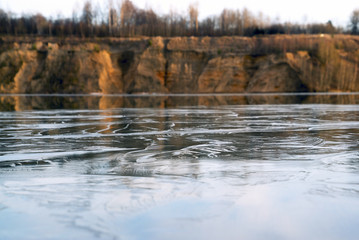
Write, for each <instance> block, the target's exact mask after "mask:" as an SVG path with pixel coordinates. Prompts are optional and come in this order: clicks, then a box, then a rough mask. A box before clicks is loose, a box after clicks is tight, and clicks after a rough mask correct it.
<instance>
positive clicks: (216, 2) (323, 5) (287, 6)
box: [0, 0, 359, 26]
mask: <svg viewBox="0 0 359 240" xmlns="http://www.w3.org/2000/svg"><path fill="white" fill-rule="evenodd" d="M113 1H114V2H117V1H118V0H113ZM83 2H84V0H0V7H1V8H2V9H4V10H6V11H12V12H15V13H17V14H21V13H38V12H40V13H42V14H43V15H45V16H53V17H56V16H58V14H59V13H61V14H62V15H64V16H71V14H72V11H73V10H74V9H77V10H78V11H81V9H82V6H83ZM132 2H133V3H134V4H135V5H137V6H138V7H139V8H146V7H152V8H153V9H154V10H155V11H156V12H158V13H160V14H162V13H167V12H169V10H170V9H176V10H177V12H179V13H185V12H186V10H187V8H188V5H189V4H190V3H194V2H197V3H198V7H199V13H200V18H204V17H206V16H208V15H213V14H219V13H220V12H221V11H222V9H224V8H230V9H243V8H244V7H246V8H248V9H249V10H250V11H251V12H252V13H254V14H258V13H259V12H262V13H264V15H265V16H269V17H270V18H271V19H272V20H275V19H279V20H280V21H281V22H285V21H291V22H296V23H312V22H327V21H328V20H331V21H332V22H333V23H334V24H335V25H342V26H346V25H347V24H348V21H349V17H350V14H351V12H352V11H353V10H354V9H356V8H359V1H358V0H341V1H334V0H326V1H323V0H296V1H293V0H239V1H236V0H133V1H132ZM92 3H93V5H94V6H102V8H105V7H106V6H107V5H108V0H92Z"/></svg>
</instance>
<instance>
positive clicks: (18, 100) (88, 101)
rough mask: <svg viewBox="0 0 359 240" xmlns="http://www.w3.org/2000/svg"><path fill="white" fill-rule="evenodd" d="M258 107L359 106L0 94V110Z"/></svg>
mask: <svg viewBox="0 0 359 240" xmlns="http://www.w3.org/2000/svg"><path fill="white" fill-rule="evenodd" d="M257 104H359V94H356V93H331V94H328V93H323V94H312V93H303V94H301V95H298V94H290V93H289V94H266V95H261V94H216V95H208V94H203V95H151V94H150V95H56V96H54V95H0V111H25V110H42V109H103V110H104V109H109V108H175V107H183V106H224V105H257Z"/></svg>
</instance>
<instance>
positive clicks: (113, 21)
mask: <svg viewBox="0 0 359 240" xmlns="http://www.w3.org/2000/svg"><path fill="white" fill-rule="evenodd" d="M117 28H118V16H117V11H116V9H115V8H114V6H113V2H112V0H109V13H108V31H109V34H110V35H111V36H113V35H116V34H117Z"/></svg>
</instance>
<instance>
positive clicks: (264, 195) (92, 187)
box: [0, 95, 359, 240]
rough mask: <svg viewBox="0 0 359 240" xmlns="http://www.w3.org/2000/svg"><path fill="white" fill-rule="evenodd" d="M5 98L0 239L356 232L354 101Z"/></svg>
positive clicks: (358, 156)
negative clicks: (264, 102)
mask: <svg viewBox="0 0 359 240" xmlns="http://www.w3.org/2000/svg"><path fill="white" fill-rule="evenodd" d="M251 97H252V100H249V99H250V98H251ZM253 98H256V99H262V100H260V101H255V102H253ZM243 99H244V100H243ZM263 99H265V100H266V102H267V103H268V102H269V103H271V104H265V105H256V104H253V103H263V101H264V100H263ZM1 100H2V101H1V103H2V104H0V105H1V106H3V111H1V112H0V239H10V240H11V239H275V240H277V239H357V236H358V235H359V229H358V227H357V226H358V225H359V152H358V150H359V140H358V139H359V138H358V136H359V121H358V119H359V105H357V103H358V101H357V100H358V97H357V96H354V95H353V96H348V95H345V96H337V95H333V96H320V95H318V96H279V97H278V96H269V97H268V96H215V97H212V96H201V97H198V96H172V97H168V96H167V97H166V96H157V97H151V96H146V97H140V96H138V97H134V98H128V97H125V96H121V97H115V96H112V97H108V98H104V97H103V96H102V97H101V96H90V97H89V96H57V97H50V96H3V98H2V99H1ZM283 100H284V103H289V104H273V103H278V101H279V102H281V101H282V102H283ZM298 101H300V103H301V104H296V102H298ZM323 102H329V103H331V104H322V103H323ZM333 102H337V103H338V102H339V103H341V104H332V103H333ZM204 103H205V104H204ZM243 103H246V104H248V103H249V105H244V104H243ZM303 103H304V104H303ZM318 103H321V104H318ZM14 110H17V111H14Z"/></svg>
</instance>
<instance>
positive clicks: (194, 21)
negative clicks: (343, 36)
mask: <svg viewBox="0 0 359 240" xmlns="http://www.w3.org/2000/svg"><path fill="white" fill-rule="evenodd" d="M188 13H189V19H190V28H191V29H192V31H193V33H194V34H197V33H198V4H197V3H196V4H190V5H189V7H188Z"/></svg>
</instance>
